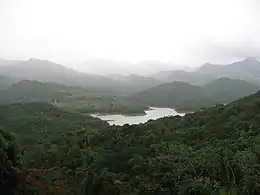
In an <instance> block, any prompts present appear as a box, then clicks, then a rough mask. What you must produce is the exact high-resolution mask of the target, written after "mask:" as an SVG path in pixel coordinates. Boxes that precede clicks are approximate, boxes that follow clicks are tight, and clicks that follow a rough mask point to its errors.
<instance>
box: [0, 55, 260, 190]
mask: <svg viewBox="0 0 260 195" xmlns="http://www.w3.org/2000/svg"><path fill="white" fill-rule="evenodd" d="M3 63H4V64H5V65H1V61H0V65H1V67H0V73H1V74H2V75H4V76H0V169H1V171H0V192H1V194H4V195H65V194H67V195H130V194H131V195H139V194H140V195H159V194H163V195H208V194H212V195H257V194H259V193H260V167H259V166H260V148H259V145H260V120H259V118H260V92H257V91H258V90H259V85H258V76H257V74H256V72H257V71H258V69H257V67H258V65H259V63H258V62H257V61H255V60H254V59H246V60H245V61H241V62H238V63H234V64H231V65H228V66H226V67H220V66H217V65H214V66H213V65H204V66H202V67H201V68H200V69H199V70H197V71H195V72H180V71H174V72H172V71H170V72H161V73H160V74H158V75H155V76H154V77H144V76H137V75H129V76H120V75H117V76H115V75H113V76H109V77H105V76H98V75H88V74H84V73H79V72H77V71H74V70H70V69H68V68H65V67H63V66H62V65H59V64H56V63H53V62H49V61H42V60H37V59H31V60H29V61H14V62H9V63H11V64H12V66H7V65H6V62H5V61H4V62H3ZM7 64H8V63H7ZM245 64H247V65H249V66H250V71H249V72H247V77H246V79H244V80H240V79H241V78H243V77H242V76H243V75H242V76H241V75H239V74H238V73H239V72H237V70H235V68H237V69H239V70H243V69H244V68H245ZM34 65H37V67H38V68H37V67H36V66H34ZM49 69H51V70H52V72H51V74H48V71H49ZM18 70H19V71H18ZM39 70H41V71H39ZM215 70H217V71H215ZM225 70H227V73H228V75H227V76H228V77H229V78H220V77H221V74H222V72H223V71H224V72H225ZM213 73H214V74H213ZM165 75H166V77H165ZM201 75H204V76H202V77H201ZM173 77H174V78H173ZM198 77H200V78H201V80H197V78H198ZM34 79H37V81H34ZM174 79H177V80H178V81H175V80H174ZM195 80H197V81H198V82H197V83H194V85H193V84H190V83H192V82H193V81H195ZM253 81H254V82H253ZM168 82H169V83H168ZM253 93H254V94H253ZM250 94H253V95H250ZM244 96H246V97H244ZM243 97H244V98H243ZM239 98H240V99H239ZM150 106H158V107H170V108H174V109H176V110H185V111H197V112H193V113H187V114H186V115H185V116H183V117H181V116H171V117H164V118H161V119H158V120H150V121H148V122H147V123H144V124H139V125H127V124H126V125H124V126H109V124H108V123H107V122H106V121H102V120H100V119H97V118H93V117H91V116H89V114H90V113H109V114H114V113H117V114H118V113H119V114H126V115H130V114H144V111H145V110H147V109H148V108H149V107H150Z"/></svg>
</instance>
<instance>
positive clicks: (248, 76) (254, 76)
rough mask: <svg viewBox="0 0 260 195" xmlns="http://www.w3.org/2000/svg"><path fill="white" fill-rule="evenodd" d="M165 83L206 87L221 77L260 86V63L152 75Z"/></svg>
mask: <svg viewBox="0 0 260 195" xmlns="http://www.w3.org/2000/svg"><path fill="white" fill-rule="evenodd" d="M152 77H153V78H156V79H160V80H162V81H164V82H173V81H183V82H187V83H190V84H193V85H205V84H207V83H210V82H211V81H213V80H216V79H218V78H221V77H228V78H232V79H240V80H245V81H248V82H250V83H254V84H258V85H260V63H259V61H258V60H257V59H256V58H247V59H244V60H242V61H238V62H234V63H232V64H227V65H215V64H210V63H206V64H204V65H202V66H201V67H200V68H198V69H197V70H195V71H192V72H187V71H182V70H175V71H163V72H159V73H157V74H154V75H152Z"/></svg>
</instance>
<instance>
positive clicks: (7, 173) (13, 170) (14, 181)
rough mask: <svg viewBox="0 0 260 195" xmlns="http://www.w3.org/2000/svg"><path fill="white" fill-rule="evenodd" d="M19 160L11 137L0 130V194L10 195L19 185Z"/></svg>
mask: <svg viewBox="0 0 260 195" xmlns="http://www.w3.org/2000/svg"><path fill="white" fill-rule="evenodd" d="M19 165H20V164H19V158H18V153H17V148H16V145H15V142H14V140H13V138H12V136H11V135H10V134H9V133H6V132H4V131H2V130H0V192H1V194H6V195H12V194H14V193H15V191H16V189H17V186H18V184H19V178H18V167H19Z"/></svg>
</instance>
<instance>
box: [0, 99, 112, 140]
mask: <svg viewBox="0 0 260 195" xmlns="http://www.w3.org/2000/svg"><path fill="white" fill-rule="evenodd" d="M107 125H108V124H107V123H106V122H104V121H101V120H99V119H97V118H93V117H90V116H83V115H80V114H74V113H69V112H65V111H62V110H60V109H58V108H56V107H54V106H52V105H50V104H47V103H25V104H23V103H17V104H11V105H4V106H0V128H1V129H3V130H6V131H9V132H12V133H14V134H15V135H16V136H17V138H18V140H19V142H21V143H26V144H32V143H36V142H38V141H40V140H41V139H51V140H52V139H53V140H55V139H58V138H59V136H60V134H61V133H64V132H66V131H70V130H75V129H85V130H87V129H88V128H93V127H102V126H107Z"/></svg>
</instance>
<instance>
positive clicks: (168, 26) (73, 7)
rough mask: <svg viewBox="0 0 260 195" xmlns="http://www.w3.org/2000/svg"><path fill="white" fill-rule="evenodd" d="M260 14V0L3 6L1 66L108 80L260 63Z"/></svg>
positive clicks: (49, 0) (31, 1) (15, 1)
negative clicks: (47, 63)
mask: <svg viewBox="0 0 260 195" xmlns="http://www.w3.org/2000/svg"><path fill="white" fill-rule="evenodd" d="M259 9H260V1H258V0H197V1H194V0H131V1H127V0H110V1H106V0H95V1H90V0H87V1H83V0H73V1H70V0H23V1H21V0H0V28H1V30H0V58H3V59H15V60H25V59H29V58H32V57H35V58H40V59H46V60H51V61H55V62H57V63H61V64H64V65H66V66H67V67H72V68H75V69H77V70H80V71H84V72H92V73H102V74H103V73H108V74H112V73H126V72H127V73H128V72H129V73H140V74H148V73H153V72H156V71H158V70H173V69H179V68H181V69H185V70H189V69H192V68H194V67H197V66H200V65H202V64H203V63H206V62H211V63H217V64H225V63H230V62H234V61H236V60H241V59H244V58H246V57H257V58H258V57H259V56H260V36H259V34H260V12H259Z"/></svg>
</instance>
